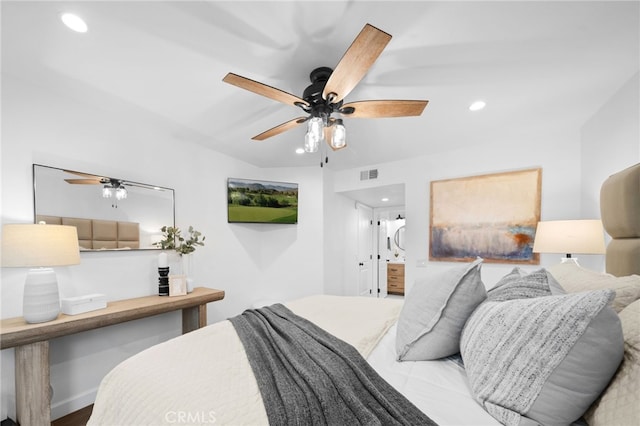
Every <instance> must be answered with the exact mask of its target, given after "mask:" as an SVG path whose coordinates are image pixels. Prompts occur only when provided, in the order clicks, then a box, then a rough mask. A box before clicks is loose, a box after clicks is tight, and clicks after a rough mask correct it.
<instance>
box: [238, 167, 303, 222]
mask: <svg viewBox="0 0 640 426" xmlns="http://www.w3.org/2000/svg"><path fill="white" fill-rule="evenodd" d="M227 183H228V184H227V206H228V210H227V215H228V221H229V222H230V223H289V224H294V223H298V184H297V183H288V182H271V181H261V180H250V179H235V178H229V179H228V181H227Z"/></svg>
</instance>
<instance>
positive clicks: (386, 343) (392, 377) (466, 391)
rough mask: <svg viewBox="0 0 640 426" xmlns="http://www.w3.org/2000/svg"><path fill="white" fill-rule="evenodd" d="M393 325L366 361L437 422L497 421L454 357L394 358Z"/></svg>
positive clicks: (477, 425) (472, 424)
mask: <svg viewBox="0 0 640 426" xmlns="http://www.w3.org/2000/svg"><path fill="white" fill-rule="evenodd" d="M395 341H396V325H395V324H394V325H393V327H391V328H390V329H389V331H388V332H387V333H386V334H385V336H384V337H383V338H382V339H381V340H380V342H379V343H378V345H377V346H376V347H375V348H374V350H373V351H372V352H371V354H370V355H369V357H368V358H367V361H369V363H370V364H371V365H372V366H373V368H374V369H375V370H376V371H377V372H378V373H379V374H380V375H381V376H382V378H384V379H385V380H386V381H387V382H389V383H390V384H391V385H392V386H393V387H394V388H396V390H398V391H399V392H400V393H402V394H403V395H404V396H405V397H406V398H407V399H409V401H411V402H412V403H413V404H414V405H415V406H416V407H418V408H419V409H420V410H422V412H424V413H426V414H427V415H428V416H429V418H431V420H433V421H435V422H436V423H438V424H439V425H441V426H445V425H446V426H453V425H455V426H489V425H492V426H496V425H500V422H498V421H497V420H496V419H494V418H493V417H491V415H489V413H487V412H486V411H485V410H484V409H483V408H482V407H481V406H480V404H478V403H477V402H476V401H475V400H474V399H473V397H472V396H471V393H470V388H469V385H468V382H467V376H466V374H465V372H464V369H463V367H462V366H461V365H460V364H459V363H458V362H456V361H454V360H449V359H443V360H438V361H403V362H398V361H396V349H395Z"/></svg>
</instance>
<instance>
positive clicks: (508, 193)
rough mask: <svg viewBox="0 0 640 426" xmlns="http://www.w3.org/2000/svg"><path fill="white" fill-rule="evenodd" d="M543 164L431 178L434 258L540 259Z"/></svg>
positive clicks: (526, 261) (431, 254) (431, 253)
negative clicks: (535, 247) (537, 250)
mask: <svg viewBox="0 0 640 426" xmlns="http://www.w3.org/2000/svg"><path fill="white" fill-rule="evenodd" d="M541 178H542V169H540V168H536V169H529V170H521V171H514V172H506V173H494V174H487V175H481V176H472V177H465V178H457V179H447V180H438V181H432V182H431V203H430V204H431V220H430V234H431V235H430V242H429V243H430V244H429V259H430V260H434V261H461V262H462V261H465V262H466V261H471V260H473V259H475V258H476V257H481V258H483V259H484V260H485V262H494V263H524V264H539V263H540V256H539V255H538V254H537V253H533V240H534V237H535V232H536V226H537V224H538V221H539V220H540V195H541Z"/></svg>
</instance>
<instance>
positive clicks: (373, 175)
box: [360, 169, 378, 180]
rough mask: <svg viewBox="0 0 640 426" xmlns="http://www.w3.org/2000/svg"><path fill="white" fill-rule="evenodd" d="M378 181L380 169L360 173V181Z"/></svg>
mask: <svg viewBox="0 0 640 426" xmlns="http://www.w3.org/2000/svg"><path fill="white" fill-rule="evenodd" d="M369 179H378V169H371V170H363V171H361V172H360V180H369Z"/></svg>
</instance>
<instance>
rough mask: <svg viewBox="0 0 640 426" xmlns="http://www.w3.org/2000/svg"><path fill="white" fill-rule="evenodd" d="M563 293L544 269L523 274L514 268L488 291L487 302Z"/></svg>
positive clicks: (560, 287)
mask: <svg viewBox="0 0 640 426" xmlns="http://www.w3.org/2000/svg"><path fill="white" fill-rule="evenodd" d="M565 293H566V292H565V291H564V290H563V289H562V286H560V284H558V282H557V281H556V280H555V278H553V275H551V274H550V273H549V272H548V271H547V270H546V269H544V268H543V269H538V270H537V271H534V272H532V273H530V274H525V273H524V272H522V271H521V270H520V268H518V267H516V268H513V270H512V271H511V272H509V273H508V274H507V275H505V276H504V277H502V278H501V279H500V281H498V282H497V283H496V285H495V286H493V287H492V288H491V289H489V291H488V292H487V300H492V301H495V302H503V301H505V300H513V299H529V298H532V297H541V296H550V295H552V294H565Z"/></svg>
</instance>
